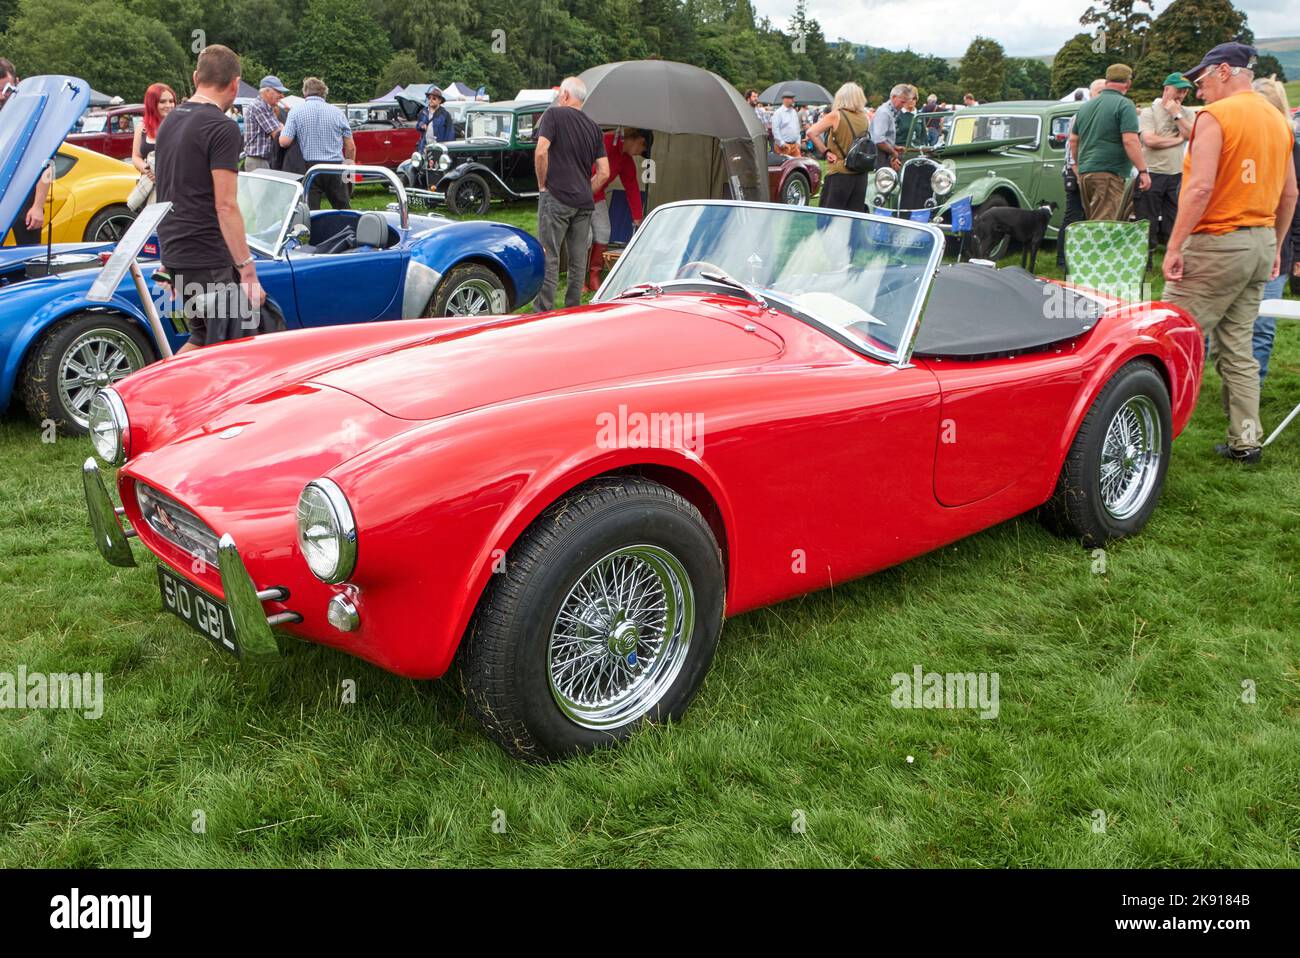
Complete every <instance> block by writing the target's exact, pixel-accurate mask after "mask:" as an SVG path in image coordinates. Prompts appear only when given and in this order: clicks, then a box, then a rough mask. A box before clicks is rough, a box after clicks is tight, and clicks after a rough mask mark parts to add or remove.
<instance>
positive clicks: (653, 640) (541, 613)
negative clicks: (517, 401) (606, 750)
mask: <svg viewBox="0 0 1300 958" xmlns="http://www.w3.org/2000/svg"><path fill="white" fill-rule="evenodd" d="M493 578H494V580H495V581H494V582H493V583H492V585H491V586H490V587H489V588H488V591H487V593H486V594H485V596H484V598H483V600H482V601H481V602H480V604H479V608H478V610H477V612H476V613H475V618H474V621H473V623H472V625H471V626H470V631H469V635H468V636H467V637H466V639H465V645H464V648H463V649H462V653H461V655H462V658H461V675H462V679H463V682H464V686H465V694H466V698H467V700H468V702H469V708H470V710H471V711H472V712H473V713H474V715H475V716H476V717H477V718H478V720H479V721H480V722H482V724H483V727H484V728H485V729H486V730H487V732H488V734H489V735H490V736H491V737H492V738H493V739H494V740H495V741H496V742H497V744H499V745H500V746H501V747H502V748H504V749H505V750H506V751H507V752H509V753H510V754H511V755H513V756H515V757H517V758H522V759H527V760H529V761H547V760H550V759H555V758H562V757H565V756H568V755H573V754H575V753H578V752H585V751H588V750H590V749H593V748H597V747H600V746H604V745H611V744H613V743H615V742H618V741H620V740H621V739H624V738H626V737H627V736H628V735H629V734H630V733H631V732H632V730H633V729H635V728H637V727H638V726H639V725H641V724H642V723H643V722H645V721H651V722H660V721H665V720H676V719H677V718H679V717H680V716H681V715H682V713H683V712H685V710H686V707H687V705H689V704H690V702H691V700H692V699H693V698H694V697H695V693H696V691H698V689H699V687H700V683H701V682H702V681H703V680H704V676H705V673H707V672H708V669H709V665H710V663H711V662H712V661H713V653H714V650H715V649H716V648H717V644H718V636H719V634H720V633H721V631H722V616H723V608H724V592H725V583H724V578H723V572H722V556H721V554H720V552H719V551H718V544H717V542H716V541H715V540H714V537H713V533H712V532H711V531H710V529H709V526H708V523H706V522H705V521H704V518H703V517H702V516H701V515H700V513H699V512H698V511H697V510H696V509H695V507H694V506H692V505H691V504H690V503H689V502H687V501H686V500H685V499H683V498H682V497H681V496H679V495H677V493H675V492H673V491H672V490H671V489H668V488H667V487H665V486H662V485H659V484H658V483H654V482H649V481H647V480H644V479H638V478H632V477H626V478H625V477H615V478H606V479H598V480H593V481H592V482H589V483H587V484H586V485H584V486H581V487H579V488H578V489H576V490H574V491H573V492H571V493H570V494H569V495H567V496H565V497H564V498H563V499H561V500H560V501H558V502H556V503H555V504H554V505H552V506H551V507H550V508H548V509H547V510H546V511H545V512H544V513H543V514H542V515H541V516H540V517H539V518H538V520H537V521H536V522H535V523H534V524H533V525H532V526H531V527H530V528H529V530H528V531H527V532H526V533H525V534H524V535H523V536H522V537H521V538H520V540H519V542H517V543H516V544H515V546H514V548H512V549H511V550H510V553H509V555H508V556H507V557H506V568H505V571H504V572H501V573H498V574H497V575H495V576H494V577H493Z"/></svg>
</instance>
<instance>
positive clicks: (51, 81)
mask: <svg viewBox="0 0 1300 958" xmlns="http://www.w3.org/2000/svg"><path fill="white" fill-rule="evenodd" d="M89 103H90V84H89V83H87V82H86V81H85V80H79V79H77V78H76V77H68V76H39V77H28V78H27V79H26V80H23V81H22V82H21V83H19V84H18V91H17V92H16V93H14V94H13V95H11V96H10V97H9V101H8V102H7V103H6V104H5V106H4V109H2V110H0V224H4V228H5V229H6V230H8V228H9V226H10V225H11V224H12V223H13V222H14V220H16V219H17V218H18V215H19V213H20V212H22V209H23V207H24V205H25V204H26V202H27V197H28V194H30V193H31V190H32V187H33V186H35V185H36V181H37V179H38V178H39V177H40V175H41V172H42V170H44V169H45V164H46V163H47V162H48V161H49V159H50V157H52V156H53V155H54V151H55V150H57V149H58V148H59V144H60V143H62V142H63V138H64V137H65V136H67V135H68V131H69V130H71V129H72V126H73V124H74V123H76V122H77V117H79V116H81V114H82V113H84V112H85V110H86V107H87V105H88V104H89Z"/></svg>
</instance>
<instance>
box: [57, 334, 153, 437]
mask: <svg viewBox="0 0 1300 958" xmlns="http://www.w3.org/2000/svg"><path fill="white" fill-rule="evenodd" d="M144 365H145V358H144V354H143V353H142V352H141V351H140V347H139V346H138V345H137V344H136V342H135V341H134V340H133V339H131V337H130V336H128V335H127V334H126V333H123V332H120V331H118V330H116V329H111V328H105V329H89V330H87V331H86V332H84V333H82V334H81V335H80V336H78V337H77V338H76V339H74V340H73V341H72V344H71V345H70V346H68V348H67V349H66V350H64V352H63V358H62V359H61V360H60V362H59V398H60V399H61V400H62V402H63V408H64V409H66V410H67V412H68V414H69V415H70V416H71V417H72V419H73V421H74V422H75V423H76V424H77V425H78V426H80V427H81V428H83V429H84V428H86V426H87V424H88V423H89V419H90V401H91V400H92V399H94V398H95V393H97V392H99V390H101V389H103V388H105V387H106V386H112V385H114V384H115V383H117V382H120V381H121V380H123V379H125V378H126V377H127V376H129V375H131V373H133V372H135V371H136V370H137V369H142V368H143V367H144Z"/></svg>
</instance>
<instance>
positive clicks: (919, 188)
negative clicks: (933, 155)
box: [898, 160, 936, 210]
mask: <svg viewBox="0 0 1300 958" xmlns="http://www.w3.org/2000/svg"><path fill="white" fill-rule="evenodd" d="M935 169H936V164H935V163H932V162H931V161H929V160H913V161H912V162H910V163H907V164H906V165H905V166H904V167H903V174H902V179H901V182H900V184H899V199H898V202H899V209H904V210H922V209H925V206H926V201H928V200H929V199H931V198H932V197H933V196H934V191H933V190H932V189H931V188H930V178H931V177H932V176H934V171H935Z"/></svg>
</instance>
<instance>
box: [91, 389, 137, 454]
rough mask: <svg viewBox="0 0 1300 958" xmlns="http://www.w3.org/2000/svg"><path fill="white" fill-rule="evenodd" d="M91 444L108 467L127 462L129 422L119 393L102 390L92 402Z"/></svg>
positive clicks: (111, 390)
mask: <svg viewBox="0 0 1300 958" xmlns="http://www.w3.org/2000/svg"><path fill="white" fill-rule="evenodd" d="M88 419H89V422H88V426H89V430H90V442H91V444H92V445H93V446H94V447H95V454H96V455H97V456H99V458H100V459H102V460H103V461H104V462H105V463H106V464H107V465H110V466H120V465H122V463H124V462H126V457H127V452H128V450H127V448H126V434H127V427H128V425H129V424H128V422H127V418H126V406H125V405H124V404H123V402H122V399H121V397H120V396H118V394H117V392H116V391H115V390H113V389H111V388H109V389H101V390H100V391H99V392H97V393H95V398H94V399H92V400H91V401H90V413H89V417H88Z"/></svg>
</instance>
